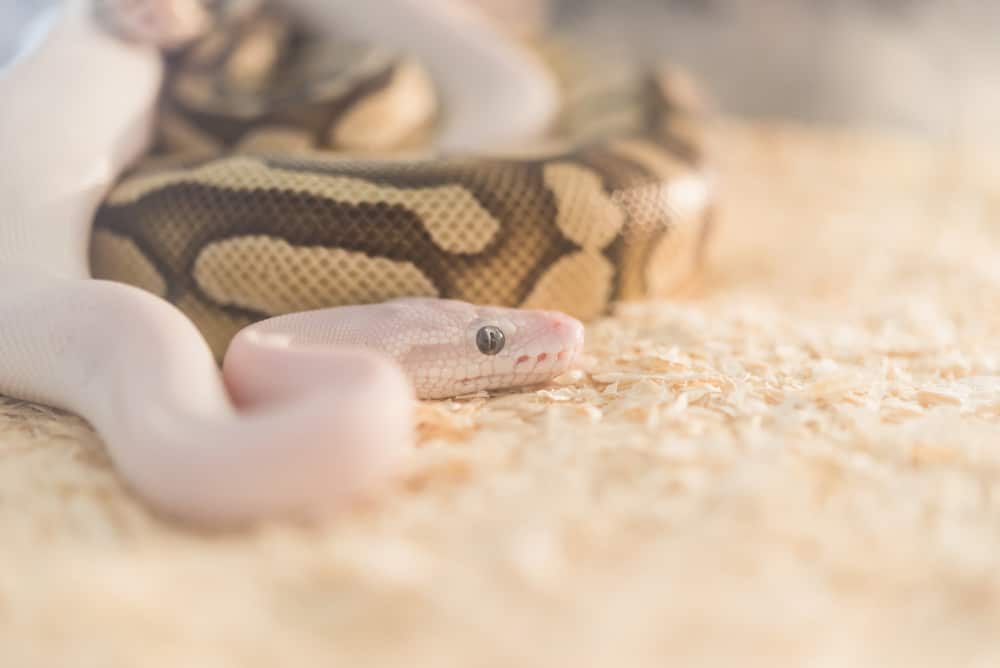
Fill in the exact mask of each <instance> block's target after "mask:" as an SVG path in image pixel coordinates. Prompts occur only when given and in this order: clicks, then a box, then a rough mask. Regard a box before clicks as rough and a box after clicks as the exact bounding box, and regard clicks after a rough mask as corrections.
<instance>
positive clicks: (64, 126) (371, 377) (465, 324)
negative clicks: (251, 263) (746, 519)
mask: <svg viewBox="0 0 1000 668" xmlns="http://www.w3.org/2000/svg"><path fill="white" fill-rule="evenodd" d="M289 2H290V3H291V4H293V5H296V6H297V8H298V9H300V10H303V11H306V12H312V15H313V16H314V17H317V18H318V19H319V20H320V22H326V23H327V24H329V25H336V26H338V27H343V26H348V27H351V28H353V29H354V30H355V31H357V32H358V33H359V34H360V35H362V36H363V37H365V38H366V39H371V40H372V41H378V42H384V43H387V44H390V45H393V46H398V47H402V48H406V49H407V50H409V51H411V52H413V53H415V54H417V55H418V56H420V57H421V58H422V59H424V60H425V62H427V63H428V67H429V68H430V69H431V71H432V72H433V73H434V74H435V75H436V76H437V77H438V78H439V80H440V81H441V87H442V89H443V91H444V95H443V97H444V99H445V100H446V102H447V104H448V107H449V110H451V111H452V112H456V111H457V112H458V113H454V114H453V116H449V119H452V118H454V120H450V122H449V124H447V125H445V127H444V129H443V131H442V139H441V142H442V143H443V144H444V145H446V146H447V147H448V148H451V149H462V150H469V149H474V148H479V147H480V145H481V144H483V145H490V144H492V145H495V144H497V143H502V142H505V141H509V140H512V139H514V138H518V137H523V136H524V135H525V134H526V133H527V132H529V130H531V129H537V128H538V127H539V125H541V124H544V122H545V121H546V120H547V119H548V118H549V116H550V114H551V113H552V109H551V107H552V104H553V100H552V96H553V90H552V89H551V82H549V81H547V79H546V77H545V75H543V74H540V73H539V71H538V68H537V67H535V66H534V63H533V62H532V60H531V58H530V57H529V56H528V55H527V54H525V53H522V52H521V51H519V50H518V49H517V48H516V47H515V46H513V45H511V44H509V43H508V41H506V40H505V39H503V38H502V37H501V36H500V35H499V34H497V33H496V32H494V31H493V30H491V29H490V27H489V26H488V25H487V24H486V23H484V22H481V21H478V20H476V18H475V17H474V16H473V15H470V14H467V13H465V12H464V11H461V10H455V8H454V7H453V6H452V5H451V4H450V3H448V2H445V0H384V2H382V3H379V4H376V6H374V7H362V6H360V5H357V4H355V3H352V2H349V1H348V0H294V2H292V0H289ZM147 4H148V5H149V6H150V7H152V8H160V9H162V8H163V7H167V6H169V5H170V3H169V2H164V1H162V0H150V2H149V3H147ZM373 4H375V3H373ZM91 10H92V8H91V7H90V5H89V3H88V2H86V1H85V0H73V1H72V2H70V4H69V6H68V8H67V9H66V10H65V11H64V12H62V13H61V15H60V16H59V18H58V20H57V22H56V25H55V26H54V28H53V30H52V31H51V32H50V33H49V34H48V36H47V37H46V39H45V40H44V42H43V43H42V44H41V45H39V46H38V47H37V48H36V49H34V50H33V51H32V52H31V53H30V54H28V55H26V56H25V57H24V58H22V59H21V60H20V62H18V63H16V64H15V65H14V66H13V67H11V68H10V69H9V70H8V71H6V72H5V73H4V75H3V76H2V78H0V99H2V100H3V104H2V105H0V145H2V146H4V147H5V150H4V155H3V164H2V165H0V201H2V202H3V203H4V204H3V206H4V210H3V213H2V216H3V217H2V218H0V281H2V282H0V285H2V286H3V288H2V289H0V318H2V321H0V322H2V325H0V392H2V393H4V394H8V395H11V396H17V397H21V398H24V399H29V400H35V401H41V402H45V403H49V404H52V405H56V406H60V407H64V408H67V409H69V410H72V411H74V412H77V413H79V414H81V415H83V416H84V417H86V418H87V419H88V420H89V421H90V422H91V423H92V424H93V425H94V426H95V428H96V429H97V430H98V432H99V433H100V434H101V436H102V438H103V439H104V440H105V442H106V443H107V446H108V449H109V451H110V453H111V455H112V457H113V459H114V461H115V464H116V466H117V467H118V468H119V470H120V471H121V473H122V475H123V476H124V477H125V479H126V480H127V481H128V482H129V483H130V484H131V485H132V487H133V488H134V489H135V490H136V491H137V492H138V493H139V494H140V495H142V496H143V497H144V498H145V499H146V500H148V501H149V502H150V503H151V504H153V505H154V506H156V507H157V508H159V509H161V510H163V511H164V512H166V513H169V514H171V515H175V516H179V517H183V518H186V519H190V520H194V521H200V522H239V521H245V520H252V519H256V518H260V517H266V516H287V515H294V516H322V515H325V514H327V513H328V512H330V511H332V510H336V509H337V508H338V507H339V506H340V505H341V502H342V501H344V500H346V499H349V498H351V497H353V495H354V494H355V493H356V492H357V491H358V490H360V489H363V488H365V487H367V486H368V485H369V484H371V483H372V482H373V481H374V480H378V479H381V478H383V477H384V476H386V475H387V474H388V473H390V472H391V471H392V470H393V468H394V465H395V464H396V463H397V462H398V460H399V457H400V454H401V453H402V452H405V450H406V448H407V446H408V445H409V444H410V443H411V442H412V438H413V436H412V410H413V395H414V389H415V390H416V391H417V393H418V394H419V395H420V396H423V397H442V396H449V395H454V394H461V393H465V392H469V391H475V390H477V389H482V388H496V387H510V386H518V385H523V384H530V383H536V382H540V381H543V380H545V379H547V378H549V377H551V376H553V375H555V374H558V373H560V372H562V371H564V370H565V369H567V368H569V366H570V365H571V364H572V362H573V359H574V357H575V355H576V354H577V353H578V352H579V350H580V348H581V346H582V326H581V325H580V323H579V322H577V321H576V320H574V319H573V318H570V317H568V316H565V315H561V314H559V313H555V312H549V311H527V310H519V309H498V308H486V307H479V306H473V305H471V304H467V303H462V302H455V301H447V300H433V299H409V300H398V301H393V302H388V303H386V304H379V305H367V306H351V307H345V308H340V309H333V310H326V311H321V312H317V313H311V314H295V315H288V316H284V317H280V318H276V319H274V320H269V321H265V322H263V323H261V324H259V325H256V326H254V327H251V328H249V329H246V330H244V331H243V332H241V333H240V335H238V336H237V337H236V339H235V340H234V341H233V344H232V345H231V347H230V349H229V352H228V354H227V357H226V361H225V367H224V377H223V376H220V374H219V372H218V367H217V364H216V361H215V359H214V358H213V355H212V352H211V350H210V349H209V347H208V346H207V345H206V343H205V341H204V339H203V338H202V335H201V334H200V333H199V331H198V330H197V329H196V327H195V326H194V325H193V324H192V323H191V321H190V320H188V319H187V318H186V317H185V316H184V315H182V314H181V313H180V312H179V311H178V310H177V309H176V308H175V307H174V306H172V305H171V304H169V303H167V302H165V301H163V300H160V299H158V298H156V297H154V296H152V295H150V294H148V293H147V292H144V291H141V290H138V289H135V288H133V287H129V286H125V285H122V284H119V283H115V282H108V281H99V280H92V279H90V278H89V275H90V274H89V266H88V257H87V246H88V237H89V233H90V225H91V221H92V220H93V217H94V214H95V212H96V211H97V209H98V206H99V205H100V204H101V202H102V200H103V198H104V197H105V195H106V193H107V192H108V190H109V189H110V188H111V186H112V185H113V184H114V182H115V181H116V180H117V178H118V176H119V174H121V172H122V171H123V170H124V169H125V168H126V167H127V166H128V165H129V164H131V163H132V162H133V161H134V160H135V159H136V158H137V157H138V156H139V155H141V154H142V152H143V151H144V150H145V148H146V145H147V142H148V138H149V135H150V130H151V127H152V123H153V116H154V100H155V98H156V94H157V91H158V89H159V86H160V82H161V78H162V75H163V72H162V63H161V60H160V58H159V55H158V53H157V52H156V51H155V50H154V49H153V48H150V47H147V46H136V45H129V44H126V43H123V42H121V41H119V40H117V39H115V38H113V37H111V36H109V35H107V34H105V32H104V31H102V30H101V29H99V28H98V27H97V26H95V25H94V23H93V21H92V11H91ZM387 16H391V17H392V18H391V20H389V19H387ZM174 18H176V17H174ZM172 25H177V22H176V21H174V22H173V24H172ZM401 27H405V29H402V28H401ZM153 28H154V30H153V31H152V32H151V33H150V39H152V40H153V41H156V40H161V41H162V38H163V37H164V33H163V32H162V31H159V30H157V29H156V28H157V26H156V25H153ZM168 37H169V38H170V39H174V38H175V37H176V35H169V36H168ZM449 42H454V43H449ZM459 49H461V52H462V53H465V54H468V56H467V57H466V58H464V59H461V61H462V62H461V63H459V66H458V67H454V65H455V64H456V63H455V62H452V61H454V60H455V59H454V58H453V57H451V54H452V53H455V52H457V50H459ZM462 65H465V68H464V69H463V67H462ZM38 82H44V83H42V85H38ZM484 95H486V96H489V97H490V99H492V100H495V101H496V105H494V106H495V107H496V106H500V107H504V108H503V109H501V110H500V111H501V113H500V114H499V115H495V114H491V115H490V116H489V118H485V117H484V116H482V115H477V114H476V113H469V112H467V111H466V110H468V109H470V108H472V107H473V106H476V107H478V105H480V104H482V100H481V99H477V98H482V96H484ZM64 110H72V112H73V119H74V122H73V123H66V122H65V121H64V120H62V119H61V118H60V116H61V114H62V113H63V111H64ZM498 118H499V119H503V120H505V121H506V122H500V121H498V120H497V119H498ZM418 344H419V345H418ZM362 345H363V346H364V347H358V346H362ZM477 348H478V350H477ZM485 349H490V350H489V352H490V353H491V354H489V355H484V354H483V353H482V352H480V351H482V350H485ZM493 353H497V354H493Z"/></svg>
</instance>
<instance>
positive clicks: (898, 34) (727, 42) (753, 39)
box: [0, 0, 1000, 148]
mask: <svg viewBox="0 0 1000 668" xmlns="http://www.w3.org/2000/svg"><path fill="white" fill-rule="evenodd" d="M52 2H53V0H4V1H3V2H0V60H4V59H5V58H6V57H8V56H9V55H10V51H11V43H12V39H13V36H14V35H15V34H17V31H18V29H19V27H20V26H21V25H22V24H23V21H24V20H26V18H27V17H29V16H30V15H31V14H32V13H33V12H35V11H37V9H38V8H39V7H44V6H47V5H51V4H52ZM553 13H554V14H555V16H556V17H557V19H558V22H559V23H560V24H561V25H563V26H570V27H573V28H574V29H579V30H583V31H585V32H588V33H590V34H592V35H594V36H595V37H598V38H599V39H600V41H601V42H602V43H603V44H606V45H610V46H612V47H615V46H618V47H621V48H626V47H627V48H629V49H634V50H638V51H639V52H640V53H642V54H644V55H654V54H655V55H665V56H669V57H670V58H672V59H676V60H678V61H680V62H682V63H684V64H685V65H687V66H688V67H690V68H691V69H692V70H694V71H695V72H696V73H697V74H698V75H700V76H701V77H702V79H703V80H704V81H705V82H707V85H708V87H709V88H710V89H711V90H712V91H713V93H714V95H715V96H716V98H717V99H718V100H719V102H720V106H721V107H722V108H724V109H725V110H727V111H728V112H730V113H733V114H737V115H746V116H751V117H770V116H781V117H787V118H794V119H801V120H806V121H818V122H833V123H851V124H858V125H877V126H889V127H891V128H894V129H902V130H907V131H910V130H912V131H916V132H918V133H921V134H929V135H932V136H934V137H935V138H937V139H942V140H946V141H957V142H960V143H962V144H964V145H967V146H969V147H970V148H971V147H980V148H981V147H983V146H984V145H986V144H990V143H1000V129H998V126H1000V124H998V123H997V122H996V119H997V118H1000V38H998V30H1000V3H996V2H993V1H992V0H948V1H947V2H945V1H938V0H767V1H766V2H762V1H760V0H617V1H616V2H601V1H598V0H554V12H553ZM626 36H627V37H626Z"/></svg>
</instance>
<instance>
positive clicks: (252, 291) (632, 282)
mask: <svg viewBox="0 0 1000 668" xmlns="http://www.w3.org/2000/svg"><path fill="white" fill-rule="evenodd" d="M539 51H540V53H542V55H543V57H544V58H545V59H546V61H547V62H548V63H550V64H551V65H552V67H553V69H554V72H555V73H556V76H557V78H558V80H559V81H560V83H561V84H562V86H563V92H564V100H565V104H564V107H563V111H562V113H561V116H560V118H559V119H558V122H557V123H556V125H555V127H553V128H552V132H551V137H550V138H547V139H546V140H545V141H539V142H537V143H536V144H535V145H527V146H522V147H518V148H516V149H513V148H512V149H510V150H505V152H504V153H503V154H500V153H494V154H490V155H476V156H446V157H442V156H434V155H430V154H429V152H427V151H424V150H423V149H422V147H423V146H425V145H426V144H427V142H428V140H429V139H430V138H432V137H433V129H434V126H435V123H436V122H437V120H438V113H439V109H438V106H437V104H436V100H435V96H434V87H433V84H432V82H431V81H430V80H429V77H428V76H427V74H426V72H425V70H424V69H423V68H422V67H421V65H420V64H419V63H418V62H415V61H413V60H412V59H410V58H408V57H406V56H405V55H399V54H394V53H387V52H384V51H381V50H379V49H378V48H373V47H370V46H367V45H358V44H346V43H332V42H329V41H323V40H317V39H315V38H313V37H312V36H311V35H309V34H308V33H307V32H306V31H305V30H304V29H303V28H302V27H301V26H299V25H296V24H295V23H294V22H292V21H290V20H288V19H287V18H286V17H285V16H282V15H280V14H278V13H276V12H275V11H274V10H273V9H271V10H260V11H256V12H255V13H254V14H252V15H240V16H233V17H229V19H228V20H226V21H223V22H221V23H220V24H219V25H218V26H217V27H216V29H215V30H213V31H211V32H209V33H208V34H207V35H205V36H204V37H203V38H201V39H200V40H198V41H197V42H195V43H194V44H193V45H190V46H189V47H187V48H185V49H184V50H183V51H181V52H179V53H176V54H173V55H172V57H171V58H170V69H169V77H168V79H167V82H166V84H165V90H164V95H163V103H162V109H161V112H160V115H159V119H160V120H159V127H158V129H157V137H156V141H155V146H154V150H153V151H152V152H151V153H150V155H149V156H148V157H147V158H145V159H144V161H143V162H142V163H141V164H140V165H138V166H137V167H136V168H135V169H134V170H132V171H130V172H129V173H128V174H126V175H125V177H124V178H123V179H122V180H121V181H120V183H119V184H118V185H117V186H116V187H115V188H114V189H113V190H112V192H111V193H110V194H109V195H108V197H107V199H106V201H105V203H104V205H103V207H102V208H101V210H100V211H99V213H98V216H97V219H96V222H95V226H94V232H93V237H92V243H91V251H90V252H91V267H92V270H93V273H94V275H95V276H96V277H98V278H109V279H114V280H118V281H122V282H126V283H131V284H134V285H137V286H140V287H142V288H144V289H146V290H149V291H151V292H153V293H155V294H157V295H160V296H161V297H164V298H166V299H168V300H170V301H172V302H174V303H175V304H176V305H177V306H178V307H180V308H181V310H183V311H184V312H185V313H186V314H187V315H189V316H190V317H191V318H192V319H193V321H194V322H195V323H196V324H197V325H198V327H199V328H200V329H201V331H202V332H203V333H204V334H205V336H206V338H207V339H208V341H209V343H210V345H211V346H212V348H213V351H214V352H215V353H216V355H219V356H221V354H222V353H223V352H224V350H225V347H226V345H227V344H228V342H229V340H230V339H231V338H232V336H233V335H234V334H235V332H236V331H238V330H239V329H240V328H242V327H244V326H245V325H247V324H249V323H251V322H254V321H257V320H260V319H263V318H266V317H270V316H274V315H279V314H285V313H289V312H294V311H303V310H309V309H315V308H323V307H328V306H339V305H345V304H358V303H369V302H377V301H383V300H387V299H391V298H394V297H401V296H434V297H445V298H454V299H460V300H464V301H470V302H474V303H484V304H496V305H503V306H523V307H530V308H545V309H556V310H562V311H565V312H566V313H569V314H570V315H573V316H576V317H578V318H582V319H590V318H593V317H596V316H598V315H600V314H602V313H603V312H605V310H606V309H607V308H608V306H609V304H610V303H611V302H612V301H614V300H622V299H638V298H644V297H649V296H663V295H668V294H670V293H672V292H674V291H675V290H676V289H677V288H678V287H680V286H682V285H684V284H686V283H687V281H688V280H689V279H690V277H691V276H692V275H693V274H694V272H695V271H696V270H697V268H698V266H699V264H700V258H701V255H702V249H703V245H704V240H705V236H706V230H707V228H708V223H709V220H710V213H711V210H712V205H713V197H714V195H713V192H712V188H711V183H710V179H709V176H708V170H707V168H706V164H705V159H704V155H703V149H702V141H701V139H700V134H699V127H700V114H701V113H702V110H701V106H700V104H699V102H698V95H697V94H696V93H695V92H692V89H691V86H690V85H689V80H688V79H687V78H686V77H685V76H684V75H683V74H682V73H681V72H679V71H678V70H677V69H675V68H669V67H656V68H638V67H632V66H627V65H624V64H621V63H615V64H611V63H609V62H608V61H605V60H602V59H601V58H600V57H598V56H597V55H591V56H581V54H580V53H578V52H576V51H574V50H572V49H569V48H566V47H565V44H560V43H559V42H558V41H557V40H555V39H553V40H552V41H547V42H546V43H545V44H544V45H540V46H539ZM567 54H572V55H567ZM484 111H485V112H487V113H488V110H484Z"/></svg>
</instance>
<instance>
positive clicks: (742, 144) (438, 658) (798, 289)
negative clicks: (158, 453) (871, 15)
mask: <svg viewBox="0 0 1000 668" xmlns="http://www.w3.org/2000/svg"><path fill="white" fill-rule="evenodd" d="M710 140H711V142H712V146H713V149H714V153H715V154H716V155H717V156H718V158H719V165H718V167H719V172H720V174H719V179H720V183H722V184H724V186H725V191H724V201H723V206H722V209H721V211H720V218H719V224H718V227H717V229H716V233H715V238H714V240H713V246H712V247H711V251H710V254H709V264H708V270H707V272H706V274H705V276H704V277H703V279H702V281H701V282H700V283H701V285H700V287H699V289H698V290H697V291H696V292H694V293H692V294H691V295H690V296H687V297H685V298H684V299H678V300H673V301H670V300H665V301H662V302H652V303H632V304H621V305H618V307H617V308H616V311H615V315H614V316H613V317H609V318H606V319H603V320H601V321H598V322H594V323H590V324H589V325H588V329H587V350H586V355H585V357H584V359H583V360H582V361H581V365H580V367H579V368H578V369H577V370H575V371H573V372H571V373H568V374H565V375H564V376H563V377H561V378H559V379H557V380H556V381H555V382H554V383H552V384H550V385H548V386H546V387H544V388H530V389H528V390H526V391H524V392H520V393H507V394H501V395H497V396H487V395H476V396H472V397H466V398H462V399H461V400H456V401H446V402H430V403H426V404H423V405H421V407H420V409H419V412H418V423H419V424H418V437H419V447H418V448H416V449H415V451H414V452H413V453H412V457H411V458H410V461H409V462H407V468H406V471H405V472H404V474H403V475H402V476H401V478H400V480H399V481H398V482H397V483H395V484H393V485H390V486H389V487H388V488H386V489H382V490H377V491H375V492H373V493H372V495H371V496H370V497H369V498H366V499H365V500H363V502H361V503H359V504H358V506H357V507H356V508H354V509H352V510H350V511H349V512H346V513H345V514H344V515H343V516H342V517H341V518H339V519H338V520H337V521H335V522H332V523H330V524H329V525H328V526H323V527H263V528H261V529H259V530H257V531H250V532H245V533H238V534H226V535H206V534H204V533H200V532H193V531H188V530H185V529H184V528H183V527H179V526H177V525H173V524H170V523H167V522H165V521H163V520H162V519H160V518H157V517H155V516H153V515H151V514H149V513H148V512H147V511H146V510H145V509H144V507H143V506H142V505H141V504H138V503H137V502H136V501H135V500H134V499H133V498H132V497H131V496H130V495H129V494H128V492H127V491H126V490H125V489H124V487H123V486H122V485H121V484H120V482H119V481H118V478H117V477H116V476H115V474H114V472H113V471H112V470H111V469H110V467H109V464H108V461H107V458H106V456H104V454H103V450H102V448H101V445H100V443H99V441H98V440H97V439H96V438H95V437H94V436H93V434H92V432H90V431H89V430H88V429H87V427H86V425H85V424H84V423H82V422H81V421H79V420H78V419H76V418H74V417H72V416H66V415H63V414H60V413H58V412H53V411H49V410H45V409H38V408H36V407H33V406H31V405H26V404H23V403H20V402H13V401H0V532H2V533H0V535H2V537H3V545H4V547H3V550H2V551H0V664H2V665H5V666H32V667H33V668H46V667H47V666H67V665H101V666H134V665H136V662H137V661H139V662H141V664H142V665H143V666H148V667H151V668H156V667H158V666H170V667H174V666H178V665H198V666H220V665H240V666H245V667H251V668H252V667H253V666H274V665H344V666H360V665H365V666H386V667H387V666H415V665H418V666H423V665H426V666H539V667H541V666H546V667H548V666H570V665H572V666H579V667H581V668H583V667H586V668H601V667H604V666H607V667H612V666H614V667H617V666H629V668H643V667H645V666H650V667H653V666H655V667H660V666H665V665H703V666H705V665H718V666H732V665H754V664H760V665H766V666H775V665H789V666H791V665H828V666H903V665H905V666H957V665H981V666H987V665H1000V643H998V642H997V637H996V629H998V628H1000V569H998V568H997V566H996V564H997V562H998V561H1000V547H998V546H1000V503H998V501H997V499H1000V447H998V439H997V435H998V434H1000V310H998V309H997V308H996V304H997V295H1000V262H998V261H997V258H1000V225H997V221H998V216H1000V181H998V180H997V178H996V175H997V174H1000V170H998V169H997V165H996V164H994V162H993V161H995V156H989V155H983V156H976V157H975V159H972V158H971V157H970V156H969V155H968V154H964V153H963V154H958V153H952V152H950V151H949V150H948V149H944V148H935V147H931V146H927V145H923V144H920V143H917V142H913V141H909V140H906V139H903V138H898V137H896V138H894V137H885V136H876V135H861V134H857V133H848V132H834V131H820V130H814V129H813V130H810V129H804V128H797V127H789V126H785V127H781V126H767V125H758V126H750V125H745V124H739V123H723V124H721V125H720V126H719V127H717V128H715V129H713V130H712V134H711V135H710Z"/></svg>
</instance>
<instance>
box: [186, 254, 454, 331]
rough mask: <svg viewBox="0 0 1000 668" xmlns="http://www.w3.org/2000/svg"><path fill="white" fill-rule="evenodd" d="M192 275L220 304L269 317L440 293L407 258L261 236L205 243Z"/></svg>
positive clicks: (433, 295) (203, 289)
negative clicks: (402, 258) (296, 243)
mask: <svg viewBox="0 0 1000 668" xmlns="http://www.w3.org/2000/svg"><path fill="white" fill-rule="evenodd" d="M194 278H195V281H196V282H197V283H198V287H200V288H201V290H202V291H204V293H205V294H206V295H208V296H209V297H211V298H212V299H214V300H216V301H217V302H219V303H220V304H227V305H235V306H240V307H243V308H248V309H253V310H254V311H258V312H260V313H265V314H267V315H279V314H283V313H289V312H293V311H308V310H312V309H319V308H325V307H328V306H341V305H347V304H359V303H367V302H372V301H376V302H377V301H385V300H387V299H392V298H394V297H398V296H400V295H411V296H415V297H437V296H438V291H437V289H436V288H435V287H434V284H433V283H432V282H431V280H430V279H429V278H427V277H426V276H425V275H424V274H423V272H421V271H420V269H419V268H417V267H416V265H414V264H412V263H410V262H401V261H395V260H389V259H386V258H378V257H374V258H373V257H369V256H367V255H365V254H364V253H359V252H355V251H348V250H344V249H341V248H320V247H302V246H293V245H292V244H289V243H288V242H287V241H285V240H283V239H276V238H274V237H269V236H264V235H248V236H242V237H237V238H234V239H226V240H224V241H217V242H214V243H211V244H208V245H206V246H205V248H203V249H202V251H201V252H200V253H199V254H198V257H197V259H196V260H195V264H194Z"/></svg>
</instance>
